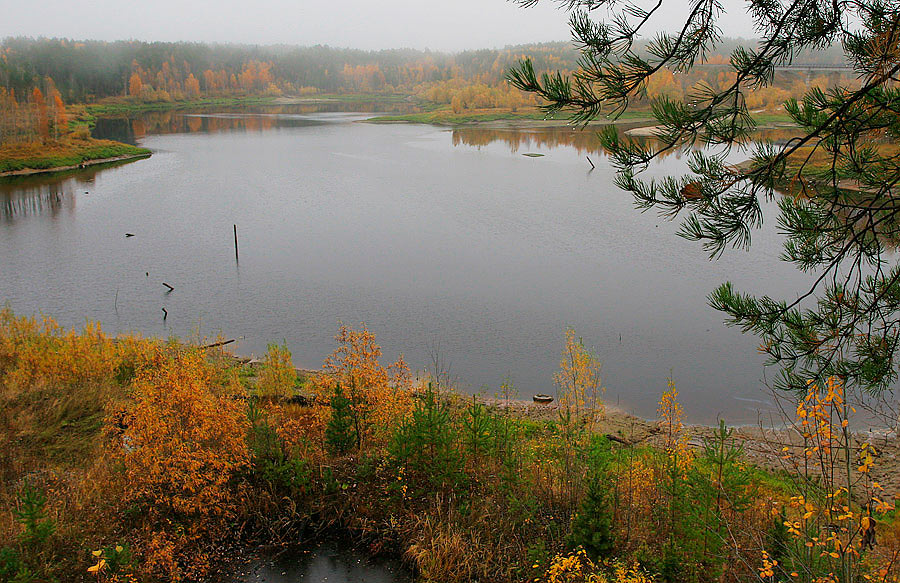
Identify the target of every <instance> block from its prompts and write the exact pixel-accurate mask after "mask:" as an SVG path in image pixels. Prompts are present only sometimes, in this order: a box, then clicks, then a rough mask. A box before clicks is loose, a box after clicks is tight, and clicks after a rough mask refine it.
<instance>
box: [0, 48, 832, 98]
mask: <svg viewBox="0 0 900 583" xmlns="http://www.w3.org/2000/svg"><path fill="white" fill-rule="evenodd" d="M741 42H746V41H739V40H734V39H726V40H724V41H723V42H722V43H720V45H719V47H718V49H717V54H715V55H711V56H710V57H709V58H708V62H709V63H713V64H715V63H726V62H727V55H729V54H730V52H731V51H732V50H733V49H734V48H735V47H736V46H737V45H738V44H740V43H741ZM524 57H529V58H531V59H532V60H533V61H534V64H535V68H536V69H537V70H539V71H549V70H554V71H555V70H563V71H569V70H573V69H575V68H577V66H578V62H577V52H576V51H575V48H574V46H573V45H572V44H571V43H564V42H559V43H544V44H533V45H522V46H512V47H506V48H503V49H496V50H495V49H483V50H473V51H464V52H460V53H456V54H447V53H437V52H430V51H420V50H413V49H393V50H382V51H361V50H353V49H338V48H331V47H328V46H314V47H294V46H246V45H224V44H215V45H211V44H199V43H184V42H181V43H161V42H154V43H147V42H137V41H117V42H100V41H72V40H66V39H36V40H35V39H31V38H7V39H5V40H3V41H2V44H0V86H2V87H5V88H7V89H13V90H15V92H16V94H18V95H25V94H27V93H28V92H30V91H31V90H32V89H33V88H34V87H35V86H42V84H43V83H44V80H45V79H46V78H47V77H50V78H52V79H53V81H54V82H55V85H56V87H57V88H58V89H59V91H60V93H61V94H62V97H63V99H64V100H65V101H66V102H67V103H84V102H92V101H96V100H99V99H103V98H106V97H113V96H124V95H131V96H135V97H137V96H140V95H142V94H143V95H144V96H145V97H151V98H152V97H154V93H156V94H161V93H163V92H165V93H168V97H169V98H171V99H178V98H182V97H196V96H199V95H213V94H225V93H237V92H245V93H265V92H269V93H290V94H302V93H304V92H305V93H313V92H321V93H360V92H365V93H382V92H404V93H410V92H415V91H416V90H417V89H422V87H421V86H422V85H423V84H434V83H440V82H446V81H451V80H462V81H466V82H468V83H482V84H485V85H488V86H495V85H498V84H500V83H502V82H503V81H504V79H505V75H506V71H507V70H508V69H509V68H510V67H511V66H513V65H514V64H515V63H516V62H517V61H519V60H520V59H522V58H524ZM842 58H843V57H842V52H841V51H840V50H839V49H833V50H826V51H816V52H810V53H809V54H805V55H799V56H798V58H797V59H796V61H797V62H802V63H810V64H819V65H823V64H827V65H837V64H841V63H842V62H843V61H842ZM155 96H156V97H161V98H165V97H166V96H165V95H155Z"/></svg>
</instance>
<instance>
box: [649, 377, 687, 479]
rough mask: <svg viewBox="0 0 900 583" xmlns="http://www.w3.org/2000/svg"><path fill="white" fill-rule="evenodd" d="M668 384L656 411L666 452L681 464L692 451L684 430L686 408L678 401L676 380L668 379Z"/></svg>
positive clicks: (685, 461)
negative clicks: (662, 432)
mask: <svg viewBox="0 0 900 583" xmlns="http://www.w3.org/2000/svg"><path fill="white" fill-rule="evenodd" d="M668 384H669V388H668V390H667V391H666V392H664V393H663V394H662V397H660V399H659V405H658V406H657V409H656V412H657V414H658V415H659V420H660V423H661V424H662V427H663V431H664V436H665V440H666V443H665V448H666V453H668V454H669V455H670V456H672V457H673V458H675V459H677V460H678V463H679V464H686V463H688V462H689V461H690V459H691V451H690V450H689V449H688V444H687V434H686V433H685V431H684V409H683V408H682V406H681V403H679V402H678V389H677V388H676V387H675V381H674V380H672V379H668Z"/></svg>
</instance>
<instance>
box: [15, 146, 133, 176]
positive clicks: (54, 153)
mask: <svg viewBox="0 0 900 583" xmlns="http://www.w3.org/2000/svg"><path fill="white" fill-rule="evenodd" d="M149 155H150V150H148V149H146V148H140V147H138V146H131V145H129V144H121V143H119V142H114V141H112V140H95V139H93V138H82V139H78V138H63V139H60V140H50V141H47V142H29V143H23V144H9V145H4V146H2V147H0V173H4V172H14V171H17V170H52V169H53V168H62V167H66V166H77V165H78V164H81V163H83V162H90V161H92V160H103V159H106V158H117V157H120V156H149Z"/></svg>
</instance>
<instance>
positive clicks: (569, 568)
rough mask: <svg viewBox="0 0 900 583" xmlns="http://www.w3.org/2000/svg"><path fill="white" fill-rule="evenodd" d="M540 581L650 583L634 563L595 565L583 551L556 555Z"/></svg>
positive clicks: (559, 582) (555, 582) (549, 582)
mask: <svg viewBox="0 0 900 583" xmlns="http://www.w3.org/2000/svg"><path fill="white" fill-rule="evenodd" d="M542 581H544V582H546V583H652V582H653V579H652V578H651V577H650V576H649V575H647V573H645V572H644V570H643V569H641V568H640V566H639V565H638V564H636V563H631V564H627V563H624V562H622V561H610V562H608V563H601V564H599V565H598V564H595V563H594V562H593V561H592V560H591V559H590V558H589V557H588V556H587V553H586V552H585V551H584V549H579V550H578V551H576V552H574V553H568V554H558V555H556V556H555V557H554V558H553V560H552V561H551V562H550V566H549V567H548V568H547V571H546V572H545V573H544V577H543V579H542Z"/></svg>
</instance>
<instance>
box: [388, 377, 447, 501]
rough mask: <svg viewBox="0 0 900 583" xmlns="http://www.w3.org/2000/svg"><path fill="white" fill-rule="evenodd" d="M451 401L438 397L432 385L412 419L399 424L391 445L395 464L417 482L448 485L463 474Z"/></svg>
mask: <svg viewBox="0 0 900 583" xmlns="http://www.w3.org/2000/svg"><path fill="white" fill-rule="evenodd" d="M456 441H457V435H456V430H455V428H454V427H453V424H452V423H451V420H450V405H449V404H448V403H447V402H443V401H439V400H438V398H437V396H436V395H435V392H434V390H433V389H432V387H431V385H429V386H428V390H427V391H426V392H425V395H424V397H423V398H422V400H421V401H420V402H418V403H417V404H416V407H415V409H413V413H412V415H411V417H410V418H409V419H407V420H406V421H404V422H403V423H401V424H400V426H399V427H398V428H397V431H396V432H395V433H394V436H393V438H392V440H391V442H390V444H389V446H388V451H389V452H390V456H391V458H392V459H393V462H394V463H395V465H396V466H397V467H398V468H400V469H401V470H402V471H403V472H404V474H405V475H406V476H408V477H409V479H410V480H411V483H413V484H414V485H416V486H419V487H421V486H424V485H427V486H430V487H433V488H440V489H443V488H449V487H454V486H458V485H459V482H460V479H461V477H462V462H463V460H462V456H461V455H460V452H459V450H458V449H457V444H456Z"/></svg>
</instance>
